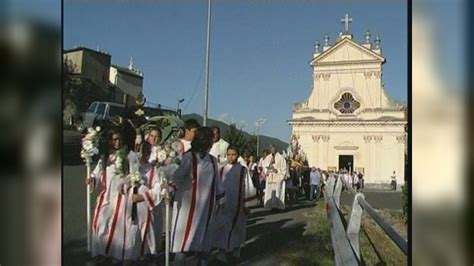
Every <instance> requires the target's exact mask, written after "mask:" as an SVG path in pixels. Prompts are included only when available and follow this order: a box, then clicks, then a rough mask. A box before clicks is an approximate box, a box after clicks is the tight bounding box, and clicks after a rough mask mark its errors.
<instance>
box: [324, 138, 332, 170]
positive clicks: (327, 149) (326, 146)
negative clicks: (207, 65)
mask: <svg viewBox="0 0 474 266" xmlns="http://www.w3.org/2000/svg"><path fill="white" fill-rule="evenodd" d="M330 140H331V137H330V136H329V135H325V136H324V139H323V143H324V146H323V147H324V149H323V151H324V155H323V158H324V163H323V165H324V166H325V168H327V167H328V164H329V156H330V154H331V152H330V146H329V141H330Z"/></svg>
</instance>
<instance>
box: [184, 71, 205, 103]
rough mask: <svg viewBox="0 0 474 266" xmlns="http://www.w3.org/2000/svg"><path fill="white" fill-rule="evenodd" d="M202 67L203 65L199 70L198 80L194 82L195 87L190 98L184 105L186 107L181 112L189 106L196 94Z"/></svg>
mask: <svg viewBox="0 0 474 266" xmlns="http://www.w3.org/2000/svg"><path fill="white" fill-rule="evenodd" d="M204 67H205V65H204V64H203V65H202V69H201V72H200V74H199V78H198V80H197V82H196V86H194V90H193V93H192V94H191V97H190V98H189V101H188V102H187V103H186V106H185V107H184V108H183V111H184V110H186V109H187V108H188V106H189V104H190V103H191V102H192V100H193V98H194V94H196V90H197V88H198V85H199V82H200V81H201V78H202V73H203V72H204Z"/></svg>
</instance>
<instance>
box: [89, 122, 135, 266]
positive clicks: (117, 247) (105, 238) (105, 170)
mask: <svg viewBox="0 0 474 266" xmlns="http://www.w3.org/2000/svg"><path fill="white" fill-rule="evenodd" d="M107 141H108V146H109V149H108V150H107V152H106V153H105V154H104V155H103V156H102V158H101V159H100V160H99V161H98V163H97V166H96V167H95V169H94V170H93V171H92V173H91V176H90V178H89V179H88V181H87V182H88V183H90V184H92V187H93V188H94V190H99V191H100V192H99V196H98V198H97V201H96V207H95V210H94V213H93V216H92V223H91V227H92V228H91V229H92V230H91V231H92V246H91V252H92V256H93V257H96V256H101V257H102V258H104V257H103V256H105V257H112V258H113V259H114V260H124V259H127V257H126V256H125V244H126V241H124V236H125V230H126V229H125V228H126V224H125V217H126V215H127V210H126V206H127V204H126V201H127V195H126V189H127V187H126V178H125V176H124V175H125V173H124V172H123V171H122V170H119V168H120V169H123V167H121V166H123V165H124V164H125V163H126V162H125V161H126V160H127V158H122V157H121V156H119V153H118V150H119V149H120V147H121V137H120V134H119V133H118V132H117V131H116V130H113V129H112V130H109V131H108V132H107ZM120 162H122V163H120Z"/></svg>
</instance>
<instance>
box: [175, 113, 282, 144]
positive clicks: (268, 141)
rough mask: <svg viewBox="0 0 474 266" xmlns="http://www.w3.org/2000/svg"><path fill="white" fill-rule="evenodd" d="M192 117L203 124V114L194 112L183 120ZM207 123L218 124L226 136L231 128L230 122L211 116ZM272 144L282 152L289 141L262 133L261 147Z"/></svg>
mask: <svg viewBox="0 0 474 266" xmlns="http://www.w3.org/2000/svg"><path fill="white" fill-rule="evenodd" d="M190 118H193V119H196V120H197V121H198V122H199V123H200V124H202V116H201V115H198V114H194V113H193V114H186V115H183V116H182V119H183V120H187V119H190ZM207 125H208V126H210V127H212V126H218V127H219V128H220V129H221V135H222V136H224V135H225V134H226V133H227V130H229V125H228V124H226V123H224V122H221V121H217V120H214V119H210V118H208V119H207ZM243 133H244V135H245V136H246V137H249V136H251V135H252V134H249V133H247V132H245V131H243ZM270 144H274V145H275V146H276V147H277V149H278V151H280V152H281V151H282V150H286V148H288V143H287V142H284V141H282V140H280V139H277V138H274V137H269V136H265V135H260V148H261V149H264V148H267V147H268V146H269V145H270Z"/></svg>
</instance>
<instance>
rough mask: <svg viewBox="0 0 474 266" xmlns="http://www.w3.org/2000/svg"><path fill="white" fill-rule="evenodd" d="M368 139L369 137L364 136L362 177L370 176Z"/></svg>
mask: <svg viewBox="0 0 474 266" xmlns="http://www.w3.org/2000/svg"><path fill="white" fill-rule="evenodd" d="M370 143H371V141H370V137H369V136H364V175H365V176H369V175H370V168H371V164H370V159H371V153H370Z"/></svg>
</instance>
